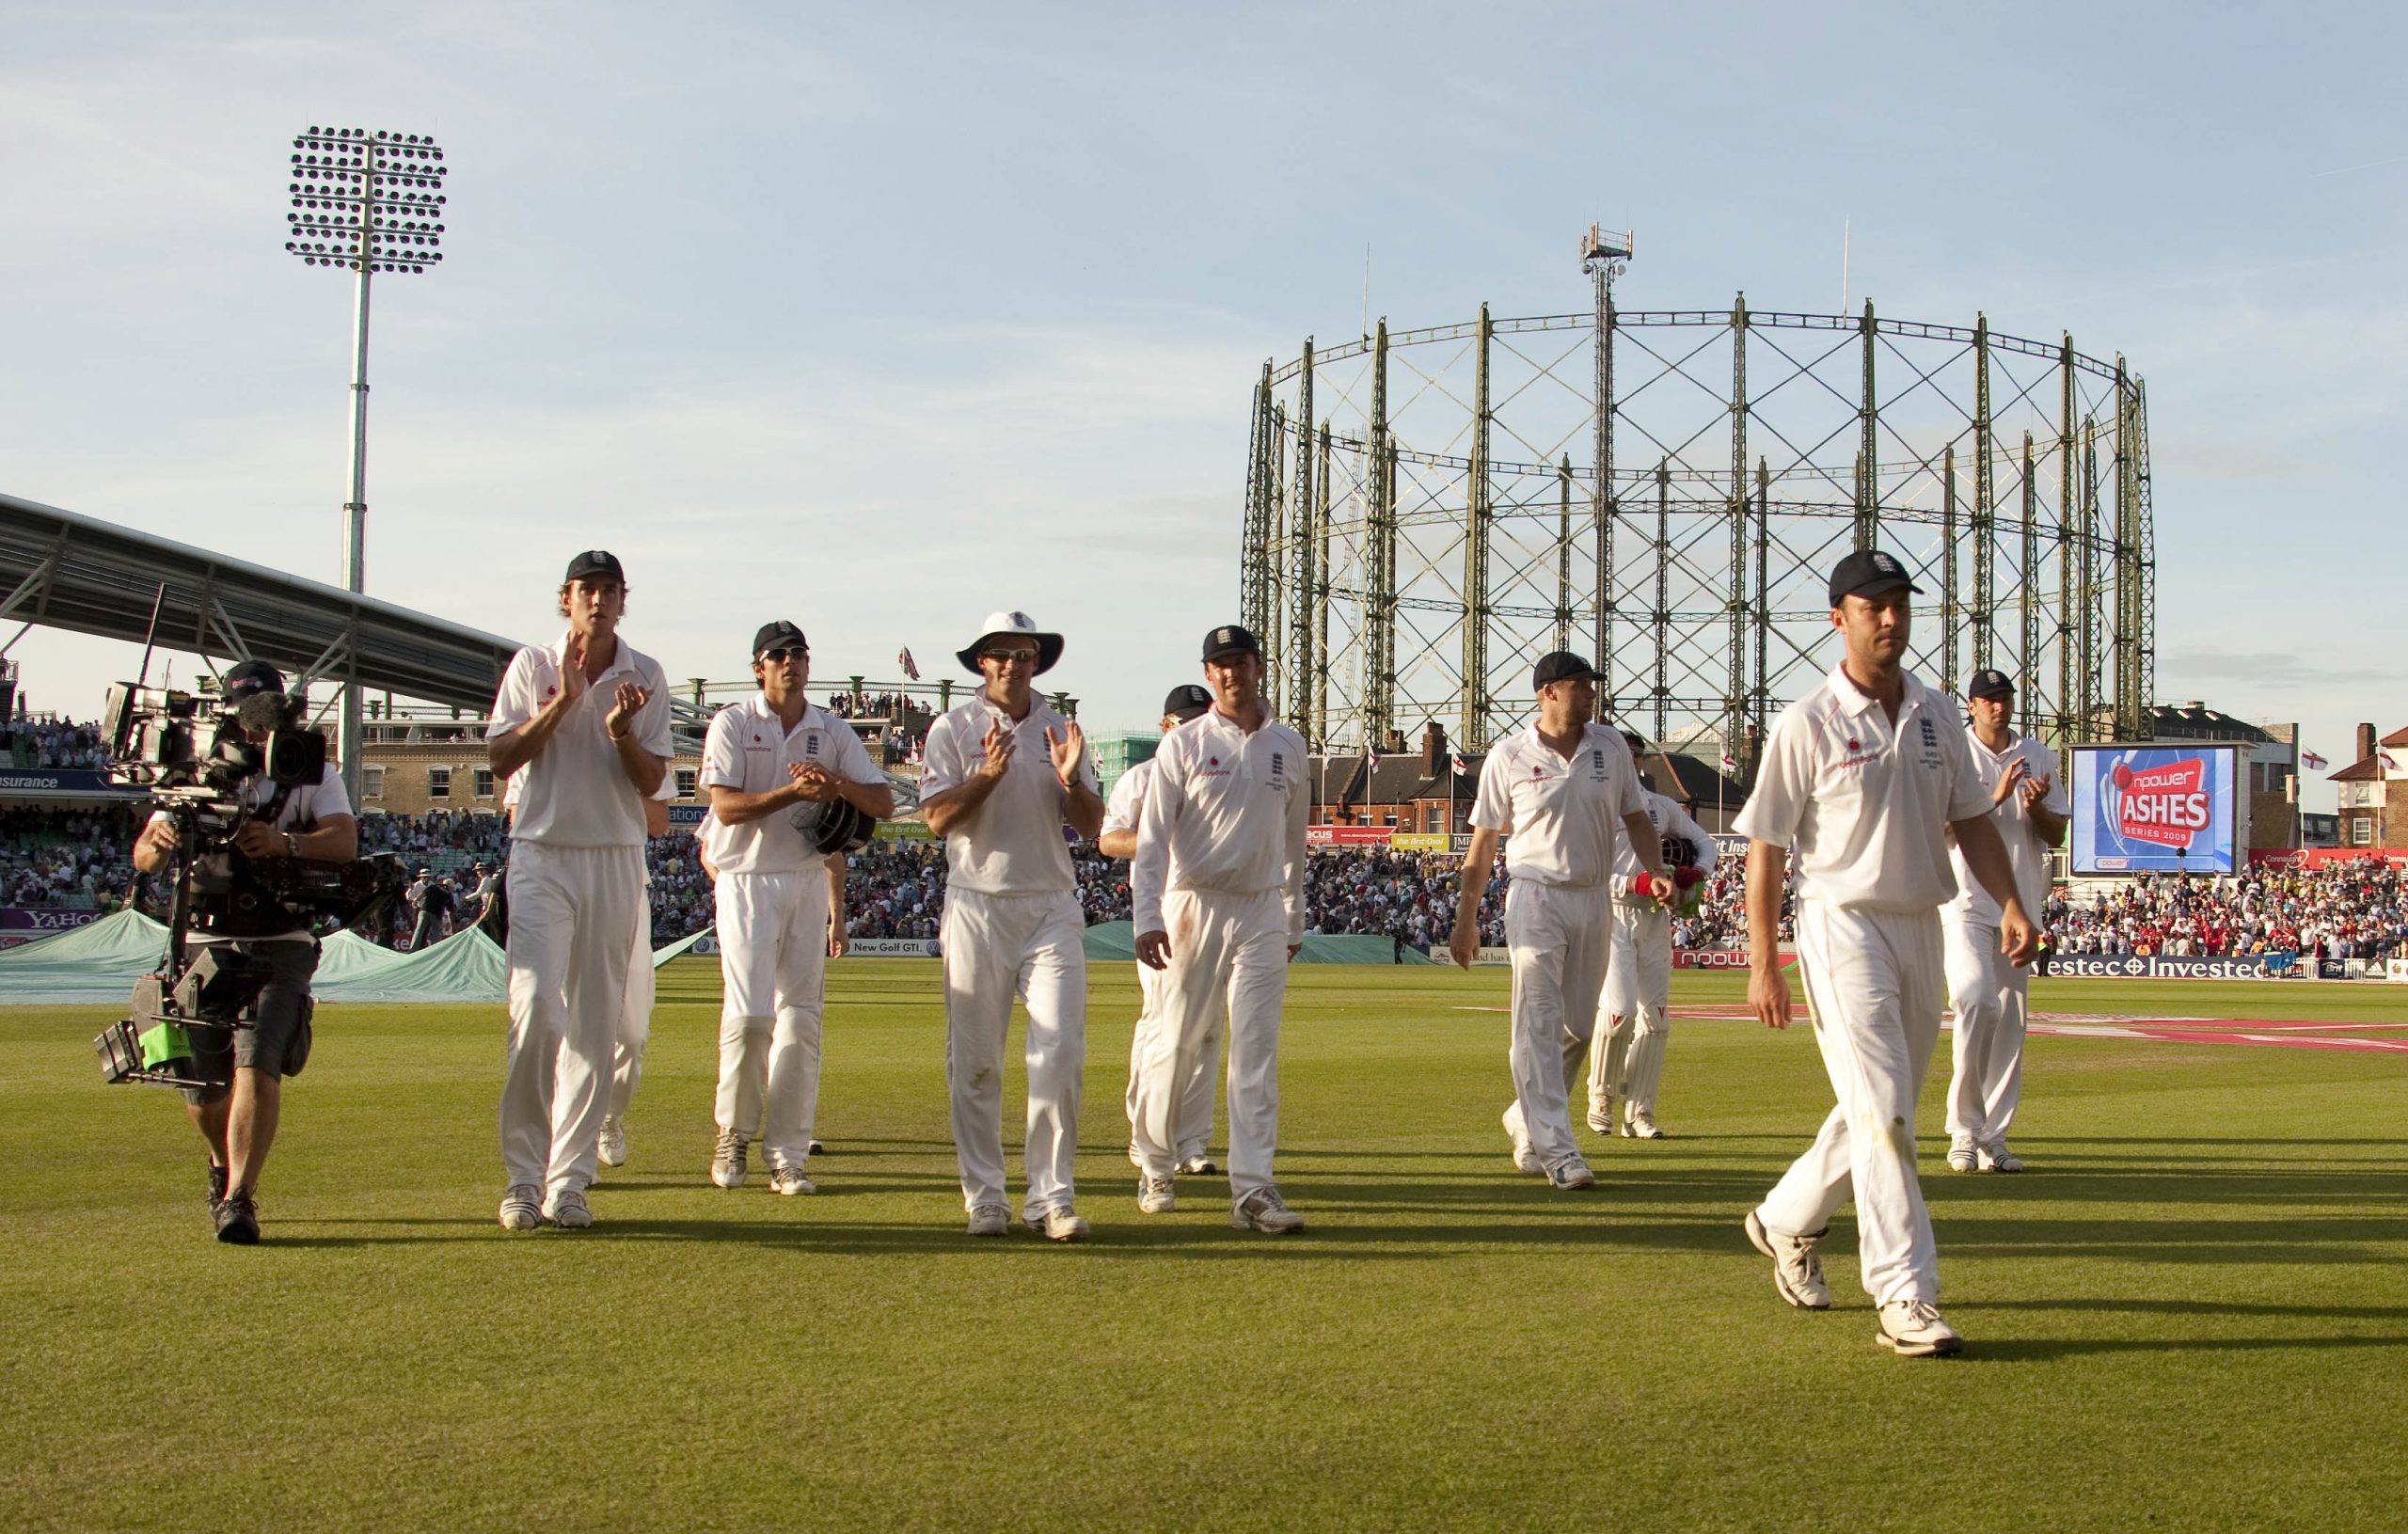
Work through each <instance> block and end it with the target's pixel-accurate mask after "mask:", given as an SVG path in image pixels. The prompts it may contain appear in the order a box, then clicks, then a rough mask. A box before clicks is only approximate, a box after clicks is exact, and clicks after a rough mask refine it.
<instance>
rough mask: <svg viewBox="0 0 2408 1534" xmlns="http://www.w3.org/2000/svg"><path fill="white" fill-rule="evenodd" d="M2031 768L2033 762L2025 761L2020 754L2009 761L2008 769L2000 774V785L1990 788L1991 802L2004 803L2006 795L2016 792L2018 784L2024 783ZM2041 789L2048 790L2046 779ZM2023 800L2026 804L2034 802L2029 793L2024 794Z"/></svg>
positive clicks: (2044, 791)
mask: <svg viewBox="0 0 2408 1534" xmlns="http://www.w3.org/2000/svg"><path fill="white" fill-rule="evenodd" d="M2031 770H2032V766H2031V764H2030V763H2028V762H2026V761H2024V760H2023V758H2021V757H2020V756H2019V757H2017V758H2016V759H2015V760H2014V761H2012V762H2009V763H2008V764H2007V765H2006V770H2005V771H2004V772H2002V773H2000V774H1999V778H1998V786H1997V787H1996V788H1993V789H1991V790H1990V802H1991V803H1992V804H2004V803H2005V802H2006V796H2008V795H2009V794H2012V793H2014V792H2015V789H2016V785H2017V784H2019V783H2022V782H2023V781H2024V775H2025V774H2026V773H2028V772H2030V771H2031ZM2041 791H2042V792H2043V793H2046V792H2047V791H2048V786H2047V783H2046V781H2045V780H2044V781H2043V782H2042V784H2041ZM2023 802H2024V803H2026V804H2029V803H2031V802H2032V799H2031V796H2030V795H2029V794H2028V793H2027V794H2026V795H2025V796H2024V799H2023Z"/></svg>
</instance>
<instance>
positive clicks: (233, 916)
mask: <svg viewBox="0 0 2408 1534" xmlns="http://www.w3.org/2000/svg"><path fill="white" fill-rule="evenodd" d="M261 671H262V672H264V671H265V668H261ZM266 674H268V675H271V676H273V675H274V673H273V672H266ZM307 708H308V700H307V698H306V697H305V696H303V695H301V694H298V693H295V694H293V695H290V696H288V695H287V694H286V693H285V691H284V689H283V685H282V680H281V678H277V681H276V685H275V686H274V687H273V688H266V687H260V688H254V689H251V690H248V691H246V692H245V693H243V694H242V695H241V696H239V697H234V696H229V697H214V696H209V695H205V694H199V693H191V692H178V691H174V690H171V689H168V688H150V687H145V686H142V685H141V684H139V683H124V684H121V685H119V686H117V687H113V688H109V691H108V702H107V704H106V706H105V707H104V708H103V711H102V714H101V738H102V740H103V744H104V745H105V746H106V748H107V750H108V753H109V768H108V772H109V778H110V781H111V782H113V783H119V784H122V785H125V786H128V787H135V788H141V789H144V790H147V791H148V793H149V795H150V804H151V807H152V808H153V809H154V810H155V811H157V812H158V813H160V814H165V815H166V816H167V817H168V818H169V819H170V821H171V822H172V823H173V825H174V827H175V830H176V845H175V850H174V852H173V853H172V854H171V855H170V860H169V862H168V865H167V872H168V874H169V876H170V880H171V884H172V887H173V890H174V895H173V899H172V902H171V905H170V909H169V916H168V922H167V957H166V963H165V964H164V965H163V966H162V967H161V968H160V969H159V970H158V971H156V972H155V973H150V974H147V975H145V976H143V977H142V978H141V979H140V980H138V981H136V982H135V987H134V997H133V1004H132V1008H131V1010H132V1012H133V1014H134V1015H133V1016H132V1017H131V1018H129V1019H127V1020H124V1021H122V1022H119V1023H116V1024H114V1025H112V1026H111V1027H109V1028H107V1029H106V1030H104V1031H103V1033H102V1034H101V1036H99V1037H98V1038H97V1039H95V1040H93V1047H94V1049H95V1051H96V1052H98V1054H99V1056H100V1063H101V1072H102V1074H103V1076H105V1077H106V1078H107V1079H108V1080H109V1081H111V1082H150V1083H156V1084H159V1085H163V1086H192V1087H197V1086H208V1085H219V1084H223V1083H213V1082H205V1081H202V1080H199V1079H198V1067H197V1066H196V1064H195V1060H196V1056H195V1052H194V1050H193V1047H192V1040H191V1036H190V1030H192V1029H195V1028H217V1029H231V1028H241V1027H246V1026H248V1025H249V1023H248V1019H249V1014H250V1009H251V1007H252V1005H253V1004H254V1003H256V1002H257V1000H258V998H259V994H260V991H261V988H262V987H264V986H265V985H266V983H267V979H268V971H267V964H266V961H265V960H264V959H262V958H259V957H252V956H250V955H247V954H246V953H245V952H243V951H242V950H240V949H238V948H236V947H234V946H233V945H232V944H231V943H230V942H224V941H217V942H199V943H196V942H193V941H191V938H192V935H193V934H194V933H195V932H196V931H197V932H199V933H201V934H204V935H206V936H208V937H211V938H217V939H230V940H241V939H246V938H263V937H268V936H271V935H274V934H278V933H288V932H292V931H294V930H295V929H306V930H309V931H310V932H312V933H318V934H323V933H325V932H328V931H332V930H334V929H336V928H338V927H343V926H351V925H357V924H358V923H360V922H361V921H363V920H366V919H367V918H369V917H370V916H372V915H373V914H375V913H376V912H378V911H379V910H381V909H383V908H384V907H386V906H387V905H388V904H389V903H390V902H391V901H392V900H393V899H394V897H395V896H396V895H397V894H399V893H400V892H401V890H402V888H403V886H404V884H405V883H406V882H407V876H406V875H405V874H404V871H403V869H402V867H401V864H400V863H399V862H398V861H397V860H396V859H395V858H394V857H393V856H392V855H390V854H386V855H382V856H379V857H372V858H363V859H358V860H355V861H352V862H323V861H318V860H312V859H308V858H252V857H248V856H246V855H245V854H244V853H242V852H241V851H240V850H238V849H237V848H236V846H235V845H234V840H235V837H236V836H237V835H238V834H239V833H240V832H241V830H243V828H244V827H245V826H246V825H247V824H249V823H251V822H253V821H260V822H263V823H266V824H268V825H273V824H275V822H276V819H277V816H278V815H279V814H282V812H283V809H284V805H285V802H286V800H287V799H288V798H289V797H290V796H291V794H292V793H293V790H294V789H296V788H300V787H305V786H309V785H313V784H315V783H317V782H318V781H319V779H320V777H321V776H322V775H323V774H324V772H325V765H326V737H325V735H322V734H320V733H319V732H318V731H315V730H312V729H309V728H307V727H306V726H305V725H304V723H303V720H304V718H305V713H306V710H307ZM254 737H257V738H254ZM260 778H264V779H265V780H266V781H267V783H269V784H270V785H271V786H270V792H269V796H268V799H267V800H266V802H265V803H263V804H256V805H254V804H248V803H246V801H245V792H244V791H245V788H246V785H248V784H250V783H252V782H253V781H254V780H256V779H260ZM221 1053H222V1052H221Z"/></svg>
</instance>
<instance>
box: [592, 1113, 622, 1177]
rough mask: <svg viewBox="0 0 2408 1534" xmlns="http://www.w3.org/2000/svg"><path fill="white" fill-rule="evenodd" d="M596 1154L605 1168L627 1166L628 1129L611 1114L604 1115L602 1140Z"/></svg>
mask: <svg viewBox="0 0 2408 1534" xmlns="http://www.w3.org/2000/svg"><path fill="white" fill-rule="evenodd" d="M594 1154H595V1156H597V1157H598V1158H600V1160H601V1162H602V1164H603V1165H605V1166H625V1165H626V1164H627V1127H626V1125H625V1124H622V1123H620V1122H619V1120H618V1119H617V1117H616V1116H614V1115H610V1114H605V1115H602V1138H601V1140H600V1142H599V1143H598V1144H597V1146H596V1147H595V1149H594Z"/></svg>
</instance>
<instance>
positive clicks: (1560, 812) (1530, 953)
mask: <svg viewBox="0 0 2408 1534" xmlns="http://www.w3.org/2000/svg"><path fill="white" fill-rule="evenodd" d="M1530 685H1531V687H1532V688H1533V689H1535V690H1536V692H1537V693H1538V700H1539V706H1538V717H1537V718H1536V719H1534V720H1531V721H1530V723H1529V726H1528V727H1526V728H1524V729H1522V730H1520V731H1518V732H1516V733H1515V734H1513V735H1509V736H1507V737H1506V738H1505V739H1503V740H1500V741H1498V742H1497V744H1496V745H1495V746H1493V747H1492V748H1490V750H1489V752H1488V755H1487V758H1486V759H1485V760H1483V761H1482V762H1481V765H1480V789H1479V793H1478V795H1477V796H1476V797H1475V798H1474V799H1473V800H1472V809H1471V846H1470V848H1469V849H1468V850H1467V851H1465V854H1464V867H1463V887H1462V890H1461V893H1460V894H1458V895H1457V896H1456V901H1455V928H1454V933H1453V935H1452V937H1451V938H1450V941H1449V942H1448V945H1447V946H1448V949H1449V951H1450V953H1452V955H1453V956H1454V960H1455V962H1456V963H1457V964H1459V965H1461V966H1463V967H1464V968H1465V969H1469V968H1470V967H1471V961H1472V959H1473V958H1474V957H1477V956H1478V954H1479V951H1480V901H1481V896H1482V895H1483V894H1486V893H1487V889H1488V878H1489V870H1490V869H1491V868H1492V867H1493V866H1494V864H1495V862H1496V859H1497V839H1498V838H1499V837H1503V838H1504V839H1505V872H1506V874H1507V876H1508V877H1509V878H1511V879H1512V881H1513V882H1512V883H1511V885H1510V886H1509V887H1508V888H1507V890H1506V892H1505V942H1506V946H1507V947H1508V948H1510V949H1511V950H1512V952H1513V1027H1512V1033H1511V1041H1510V1042H1509V1044H1508V1045H1507V1047H1506V1052H1505V1059H1506V1065H1507V1067H1508V1068H1509V1070H1510V1071H1511V1072H1512V1075H1513V1104H1512V1105H1511V1106H1509V1107H1508V1108H1507V1109H1506V1110H1505V1133H1506V1135H1507V1137H1508V1138H1509V1139H1511V1140H1512V1142H1513V1164H1514V1165H1515V1166H1517V1167H1519V1168H1520V1169H1521V1170H1523V1171H1525V1172H1534V1173H1539V1174H1541V1175H1543V1176H1545V1178H1546V1179H1547V1182H1548V1183H1549V1184H1550V1185H1551V1186H1553V1187H1556V1188H1559V1189H1564V1190H1573V1189H1580V1188H1588V1187H1592V1186H1594V1185H1595V1183H1596V1180H1597V1178H1596V1174H1595V1173H1593V1172H1592V1171H1591V1170H1590V1169H1589V1163H1588V1162H1587V1161H1585V1160H1583V1159H1582V1157H1581V1155H1580V1147H1579V1146H1578V1145H1577V1144H1576V1142H1575V1141H1574V1139H1573V1137H1572V1109H1571V1100H1572V1083H1573V1082H1574V1081H1575V1080H1576V1079H1577V1078H1578V1077H1579V1074H1580V1067H1581V1065H1582V1063H1583V1061H1584V1060H1585V1059H1586V1058H1587V1056H1588V1052H1589V1044H1590V1040H1591V1039H1592V1037H1593V1036H1594V1035H1595V1033H1596V1030H1597V1004H1598V1002H1599V999H1600V997H1601V995H1602V994H1603V991H1604V988H1605V983H1606V965H1607V963H1608V942H1609V941H1610V938H1611V925H1612V923H1611V917H1610V914H1609V913H1608V909H1607V908H1608V904H1609V899H1608V894H1609V886H1610V882H1611V880H1612V878H1613V877H1614V866H1615V861H1616V857H1617V850H1618V848H1617V844H1620V846H1621V847H1622V848H1624V849H1626V850H1627V851H1628V852H1629V853H1630V855H1631V857H1632V858H1633V859H1635V860H1636V862H1637V863H1638V865H1639V867H1640V870H1641V872H1640V874H1639V875H1638V876H1636V877H1637V878H1643V879H1645V880H1647V883H1646V884H1645V885H1644V886H1643V887H1641V888H1640V892H1639V893H1640V894H1641V896H1642V897H1644V898H1649V899H1652V900H1655V901H1658V902H1660V901H1661V900H1663V899H1664V898H1665V897H1666V896H1669V895H1670V894H1671V889H1672V883H1671V879H1670V878H1665V877H1664V866H1663V857H1662V854H1661V853H1660V852H1659V851H1658V843H1659V841H1660V838H1659V837H1658V836H1657V835H1656V828H1655V827H1654V826H1653V825H1652V824H1650V823H1649V821H1648V819H1647V808H1646V802H1645V800H1644V799H1643V798H1642V796H1641V794H1640V787H1639V771H1638V768H1637V767H1634V766H1632V764H1631V760H1630V748H1629V747H1627V746H1625V745H1624V744H1623V738H1622V736H1621V735H1619V734H1617V733H1616V732H1614V731H1613V730H1611V729H1609V728H1608V727H1607V726H1605V725H1602V724H1599V723H1596V722H1595V719H1596V713H1597V673H1596V672H1594V671H1592V670H1591V669H1590V666H1589V663H1588V662H1587V661H1585V660H1583V659H1581V658H1580V657H1579V656H1576V655H1573V654H1571V653H1569V652H1567V651H1562V650H1559V651H1556V652H1555V653H1553V654H1551V655H1547V656H1541V657H1540V659H1539V663H1538V667H1537V669H1536V670H1535V671H1534V672H1532V673H1531V677H1530Z"/></svg>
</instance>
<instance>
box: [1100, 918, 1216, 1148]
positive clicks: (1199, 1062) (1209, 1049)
mask: <svg viewBox="0 0 2408 1534" xmlns="http://www.w3.org/2000/svg"><path fill="white" fill-rule="evenodd" d="M1163 973H1164V972H1162V971H1160V970H1155V969H1149V968H1148V967H1147V966H1145V965H1143V964H1140V965H1138V966H1137V999H1138V1007H1137V1026H1136V1028H1135V1030H1134V1031H1133V1033H1132V1034H1131V1036H1130V1038H1129V1091H1128V1095H1127V1096H1126V1098H1125V1099H1123V1102H1122V1106H1123V1107H1124V1108H1126V1109H1127V1110H1128V1114H1129V1147H1130V1149H1131V1150H1135V1149H1136V1147H1137V1080H1138V1076H1139V1074H1140V1073H1141V1071H1142V1068H1143V1067H1144V1064H1145V1059H1146V1052H1147V1051H1148V1050H1149V1049H1150V1048H1152V1047H1153V1036H1154V1035H1155V1034H1156V1033H1158V1032H1160V1031H1161V1029H1162V988H1163ZM1205 1016H1206V1020H1207V1023H1208V1025H1209V1027H1210V1028H1211V1030H1212V1032H1211V1034H1210V1036H1208V1037H1207V1038H1206V1039H1205V1040H1204V1044H1203V1047H1202V1048H1201V1049H1199V1050H1197V1051H1196V1069H1195V1071H1194V1073H1193V1074H1191V1075H1189V1076H1188V1077H1187V1079H1186V1083H1185V1084H1184V1085H1183V1086H1181V1087H1180V1094H1179V1117H1178V1119H1177V1121H1176V1122H1175V1123H1174V1124H1173V1125H1172V1129H1171V1138H1172V1147H1173V1149H1174V1150H1175V1151H1176V1153H1177V1155H1178V1158H1179V1160H1180V1161H1182V1162H1184V1161H1188V1160H1191V1159H1194V1158H1197V1157H1201V1156H1202V1155H1203V1154H1204V1153H1205V1151H1206V1150H1207V1149H1208V1148H1209V1147H1210V1144H1211V1141H1212V1076H1213V1072H1214V1071H1215V1069H1216V1068H1218V1067H1219V1066H1220V1064H1221V1014H1220V1012H1219V1010H1218V1009H1215V1010H1213V1011H1212V1012H1209V1013H1207V1014H1206V1015H1205Z"/></svg>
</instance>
